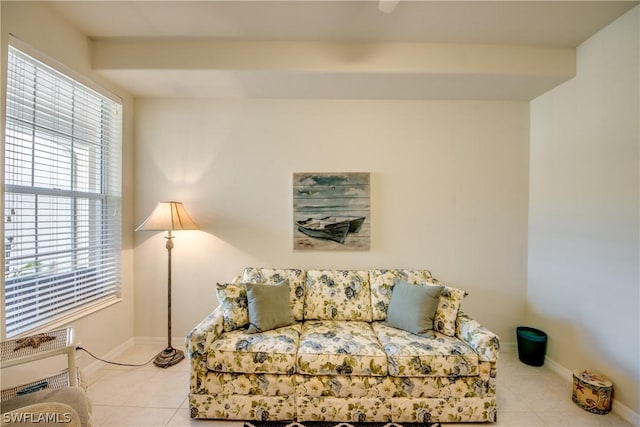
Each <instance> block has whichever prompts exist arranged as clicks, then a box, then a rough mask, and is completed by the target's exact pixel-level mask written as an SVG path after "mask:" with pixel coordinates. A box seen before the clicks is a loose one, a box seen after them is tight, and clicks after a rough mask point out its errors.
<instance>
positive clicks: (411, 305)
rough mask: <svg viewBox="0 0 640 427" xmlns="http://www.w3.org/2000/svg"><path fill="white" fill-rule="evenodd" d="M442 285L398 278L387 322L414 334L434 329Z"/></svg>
mask: <svg viewBox="0 0 640 427" xmlns="http://www.w3.org/2000/svg"><path fill="white" fill-rule="evenodd" d="M441 291H442V286H438V285H435V286H417V285H412V284H410V283H407V282H405V281H404V280H400V279H396V280H395V286H394V287H393V295H391V302H389V309H388V310H387V319H386V320H385V323H387V324H388V325H389V326H393V327H394V328H398V329H403V330H405V331H409V332H412V333H414V334H422V333H424V332H427V331H429V330H432V329H433V319H434V317H435V314H436V308H437V307H438V302H439V300H440V292H441Z"/></svg>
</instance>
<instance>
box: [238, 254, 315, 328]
mask: <svg viewBox="0 0 640 427" xmlns="http://www.w3.org/2000/svg"><path fill="white" fill-rule="evenodd" d="M306 277H307V275H306V273H305V272H304V270H297V269H284V268H256V267H247V268H245V269H244V273H243V274H242V281H243V282H247V283H265V284H267V285H275V284H278V283H280V282H282V281H283V280H284V279H289V287H290V292H291V293H290V298H291V310H292V311H293V317H294V318H295V319H296V320H298V321H302V319H303V312H304V291H305V281H306Z"/></svg>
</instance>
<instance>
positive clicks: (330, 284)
mask: <svg viewBox="0 0 640 427" xmlns="http://www.w3.org/2000/svg"><path fill="white" fill-rule="evenodd" d="M304 318H305V320H361V321H365V322H369V321H371V291H370V288H369V273H368V272H367V271H350V270H337V271H336V270H308V271H307V286H306V297H305V302H304Z"/></svg>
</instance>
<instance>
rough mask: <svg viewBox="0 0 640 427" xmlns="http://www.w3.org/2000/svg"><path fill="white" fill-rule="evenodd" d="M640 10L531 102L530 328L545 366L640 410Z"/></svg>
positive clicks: (585, 48) (589, 46)
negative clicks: (567, 77) (579, 373)
mask: <svg viewBox="0 0 640 427" xmlns="http://www.w3.org/2000/svg"><path fill="white" fill-rule="evenodd" d="M639 11H640V9H639V7H636V8H634V9H632V10H631V11H630V12H628V13H627V14H626V15H624V16H622V17H621V18H619V19H618V20H617V21H615V22H613V23H612V24H610V25H609V26H608V27H606V28H605V29H603V30H602V31H600V32H599V33H597V34H596V35H595V36H593V37H592V38H591V39H589V40H587V41H586V42H584V43H583V44H582V45H580V46H579V48H578V51H577V60H578V64H577V75H576V77H575V78H574V79H573V80H571V81H569V82H567V83H565V84H563V85H562V86H559V87H558V88H556V89H554V90H552V91H550V92H548V93H547V94H545V95H543V96H541V97H539V98H537V99H535V100H534V101H533V102H532V103H531V157H530V169H531V175H530V208H529V218H530V223H529V277H528V292H527V295H528V310H527V321H528V323H529V324H531V325H532V326H535V327H539V328H541V329H542V330H544V331H545V332H547V334H548V335H549V346H548V356H549V357H550V358H551V359H553V360H555V361H556V362H558V363H560V364H561V365H563V366H564V367H566V368H569V369H578V368H580V369H584V368H588V369H591V370H594V371H596V372H601V373H603V374H605V375H606V376H608V377H610V378H611V379H612V381H613V382H614V390H615V391H614V392H615V398H616V401H617V402H619V403H622V404H624V405H626V406H627V407H628V408H630V409H631V410H632V411H634V412H635V413H636V414H635V416H636V420H637V413H638V412H639V410H640V403H639V401H640V394H639V392H638V385H639V384H640V368H639V363H640V353H639V351H638V345H639V344H638V343H639V333H640V332H639V323H640V318H639V314H638V313H639V308H640V304H639V291H638V288H639V283H640V274H639V261H640V249H639V248H640V238H639V226H638V222H639V218H640V211H639V191H640V185H639V174H638V169H639V168H638V166H639V162H638V156H639V145H640V142H639V141H640V134H639V131H638V122H639V118H640V109H639V90H640V85H639V82H638V80H639V76H640V69H639V67H638V61H639V55H638V53H639V50H640V46H639V40H640V37H639V36H640V34H639V25H638V23H639V18H640V16H639Z"/></svg>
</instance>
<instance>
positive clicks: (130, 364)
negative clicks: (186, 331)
mask: <svg viewBox="0 0 640 427" xmlns="http://www.w3.org/2000/svg"><path fill="white" fill-rule="evenodd" d="M76 351H84V352H85V353H87V354H88V355H89V356H91V357H93V358H94V359H96V360H99V361H101V362H104V363H109V364H110V365H118V366H133V367H139V366H146V365H148V364H149V363H151V362H153V360H154V359H155V358H156V356H153V357H152V358H151V359H149V360H148V361H146V362H144V363H141V364H135V363H120V362H112V361H110V360H105V359H101V358H99V357H98V356H96V355H95V354H93V353H91V352H90V351H89V350H87V349H86V348H84V347H81V346H77V347H76Z"/></svg>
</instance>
